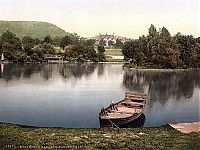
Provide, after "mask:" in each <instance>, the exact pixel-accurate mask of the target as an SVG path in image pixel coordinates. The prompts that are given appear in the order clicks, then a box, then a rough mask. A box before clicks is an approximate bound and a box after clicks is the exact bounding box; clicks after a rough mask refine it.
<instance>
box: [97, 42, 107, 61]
mask: <svg viewBox="0 0 200 150" xmlns="http://www.w3.org/2000/svg"><path fill="white" fill-rule="evenodd" d="M97 50H98V59H99V61H101V62H103V61H105V54H104V52H105V48H104V46H100V45H99V46H98V47H97Z"/></svg>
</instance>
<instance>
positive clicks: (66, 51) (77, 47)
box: [0, 31, 105, 62]
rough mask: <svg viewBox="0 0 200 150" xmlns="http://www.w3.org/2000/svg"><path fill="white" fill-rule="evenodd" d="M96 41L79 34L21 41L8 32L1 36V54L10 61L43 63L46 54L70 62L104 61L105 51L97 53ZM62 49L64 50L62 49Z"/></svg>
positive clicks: (25, 38)
mask: <svg viewBox="0 0 200 150" xmlns="http://www.w3.org/2000/svg"><path fill="white" fill-rule="evenodd" d="M94 45H95V40H91V39H86V38H82V37H80V36H78V35H77V34H69V35H67V36H64V37H55V38H54V39H52V38H51V36H46V37H45V38H44V39H42V40H39V39H38V38H32V37H30V36H24V37H23V38H22V40H20V39H19V38H18V37H17V36H16V35H15V34H14V33H12V32H10V31H6V32H4V33H3V34H2V36H0V53H3V54H4V56H5V58H6V59H7V60H9V61H15V62H42V61H45V56H46V55H45V54H52V55H54V56H55V55H57V56H58V55H60V56H61V57H62V58H63V59H64V60H68V61H78V62H85V61H93V62H97V61H104V60H105V56H104V52H105V49H104V47H102V48H103V49H104V50H103V51H100V52H98V54H97V53H96V51H95V49H94ZM61 48H62V49H61Z"/></svg>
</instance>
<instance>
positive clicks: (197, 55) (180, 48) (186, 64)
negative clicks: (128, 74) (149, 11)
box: [122, 25, 200, 68]
mask: <svg viewBox="0 0 200 150" xmlns="http://www.w3.org/2000/svg"><path fill="white" fill-rule="evenodd" d="M148 31H149V33H148V35H147V36H144V35H143V36H140V37H139V39H135V40H131V41H128V42H126V43H125V44H124V46H123V49H122V52H123V54H124V57H125V59H126V60H129V61H130V63H129V64H128V65H129V67H144V68H197V67H200V38H194V37H193V36H192V35H182V34H181V33H177V34H176V35H174V36H171V34H170V32H169V31H168V30H167V29H166V28H165V27H163V28H162V29H160V30H159V31H157V29H156V27H155V26H154V25H151V26H150V28H149V29H148Z"/></svg>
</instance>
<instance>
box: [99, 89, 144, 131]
mask: <svg viewBox="0 0 200 150" xmlns="http://www.w3.org/2000/svg"><path fill="white" fill-rule="evenodd" d="M146 101H147V95H146V94H144V93H136V92H131V93H130V92H129V93H125V98H124V99H123V100H121V101H119V102H117V103H115V104H111V105H110V106H109V107H107V108H105V109H104V108H102V109H101V112H100V113H99V121H100V127H120V126H123V125H124V124H127V123H130V122H132V121H134V120H135V119H137V118H138V117H140V115H141V114H142V113H143V111H144V108H145V105H146Z"/></svg>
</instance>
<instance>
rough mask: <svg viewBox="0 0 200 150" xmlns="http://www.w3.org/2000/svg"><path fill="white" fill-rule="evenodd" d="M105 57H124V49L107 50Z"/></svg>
mask: <svg viewBox="0 0 200 150" xmlns="http://www.w3.org/2000/svg"><path fill="white" fill-rule="evenodd" d="M105 55H111V56H123V54H122V49H105Z"/></svg>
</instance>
